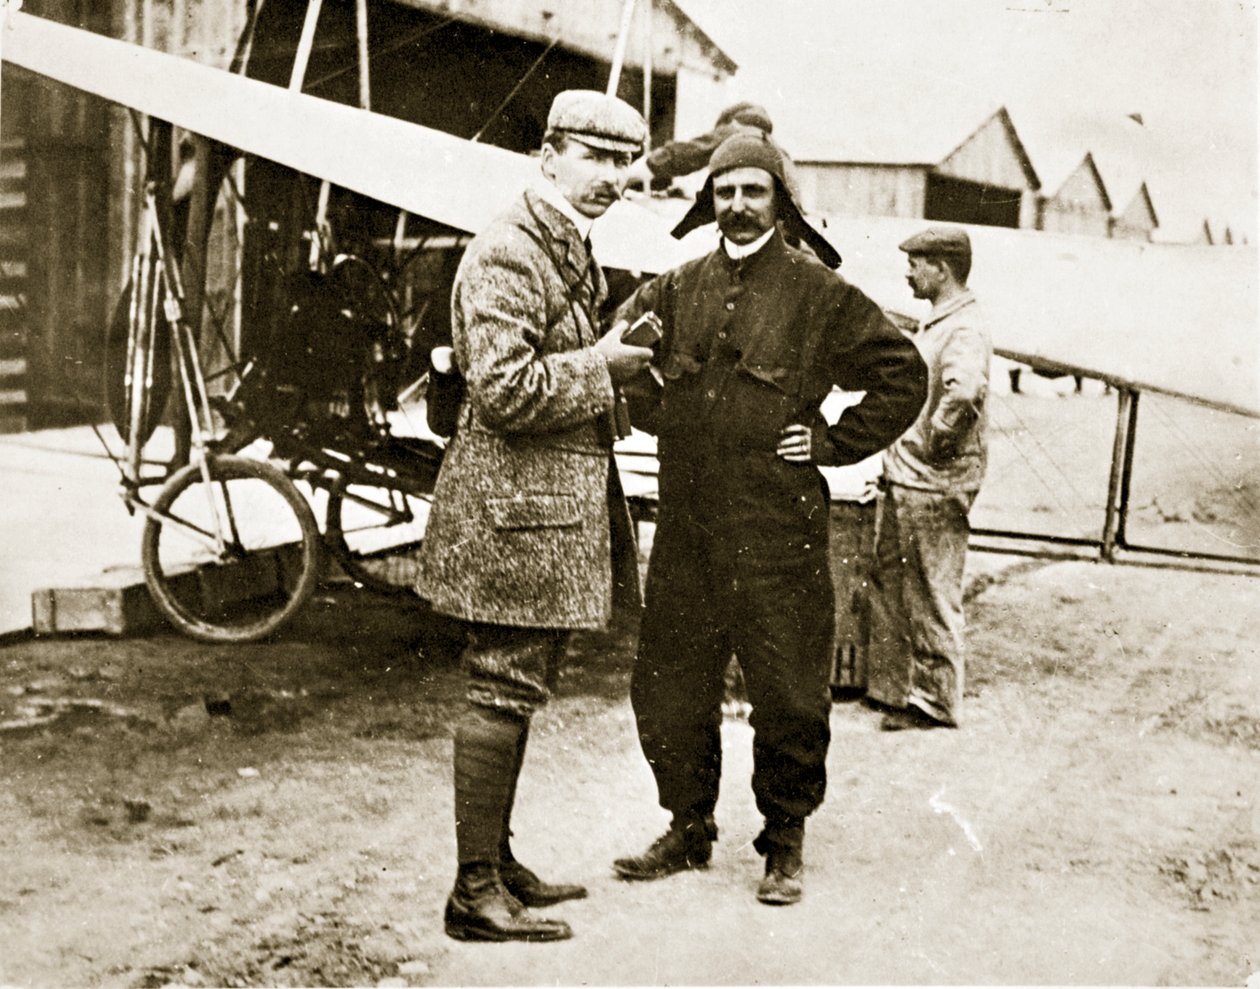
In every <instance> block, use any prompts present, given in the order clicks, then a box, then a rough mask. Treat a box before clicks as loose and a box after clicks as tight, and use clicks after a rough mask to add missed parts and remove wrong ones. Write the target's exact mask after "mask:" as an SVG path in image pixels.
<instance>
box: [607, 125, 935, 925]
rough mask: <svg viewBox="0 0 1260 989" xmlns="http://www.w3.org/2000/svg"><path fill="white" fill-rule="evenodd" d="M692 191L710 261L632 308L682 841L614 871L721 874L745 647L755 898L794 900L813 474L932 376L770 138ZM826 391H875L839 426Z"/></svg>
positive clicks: (819, 683) (817, 638)
mask: <svg viewBox="0 0 1260 989" xmlns="http://www.w3.org/2000/svg"><path fill="white" fill-rule="evenodd" d="M709 169H710V174H709V178H708V180H707V182H706V185H705V188H704V190H702V192H701V194H700V196H699V197H698V198H697V205H696V212H695V215H693V216H691V217H690V219H689V221H687V222H688V223H691V224H698V223H702V222H704V221H705V220H710V221H711V220H712V219H714V218H715V217H716V219H717V223H718V228H719V230H720V231H721V234H722V241H721V244H720V245H719V246H718V248H717V249H716V250H715V251H713V252H712V253H710V254H708V255H706V256H704V257H702V258H699V259H697V260H695V261H691V262H688V263H687V264H685V265H682V266H681V267H679V268H676V269H674V270H672V271H668V272H666V273H664V274H662V275H660V276H658V277H657V278H654V279H652V280H651V281H649V282H647V283H645V284H644V285H643V286H641V287H640V288H639V289H638V290H637V291H636V292H635V293H634V294H633V295H632V296H631V297H630V298H629V299H627V300H626V302H625V303H624V304H623V305H622V307H621V308H620V309H619V310H618V316H619V317H621V318H625V319H633V318H634V317H635V316H637V315H638V314H639V313H642V312H645V311H648V310H654V311H655V312H656V313H657V314H658V315H659V316H660V317H661V319H662V320H663V322H664V336H663V338H662V340H661V342H660V347H659V352H658V354H657V356H656V358H655V360H654V368H653V370H654V371H656V372H658V373H659V376H660V380H661V381H662V382H663V387H662V388H661V391H660V393H659V397H658V403H657V405H656V407H655V410H654V411H655V419H654V421H649V420H646V419H645V421H644V423H643V424H644V426H645V428H648V429H650V430H651V431H653V432H655V433H656V434H657V438H658V443H657V450H658V457H659V460H660V474H659V482H660V511H659V518H658V522H657V527H656V536H655V540H654V543H653V547H652V558H651V562H650V564H649V568H648V578H647V608H646V611H645V612H644V615H643V621H642V623H641V629H640V641H639V650H638V655H637V657H636V659H635V666H634V673H633V678H632V682H631V701H632V703H633V707H634V712H635V717H636V720H637V725H638V731H639V740H640V743H641V745H642V747H643V753H644V755H645V756H646V757H647V760H648V763H649V765H650V766H651V768H652V772H653V773H654V775H655V777H656V783H657V791H658V796H659V799H660V804H661V806H662V807H663V808H664V809H665V810H667V811H669V812H670V814H671V815H672V820H671V823H670V826H669V830H668V831H667V832H666V833H665V834H664V835H663V836H662V837H661V838H659V839H657V840H656V842H655V843H654V844H653V845H652V846H651V847H650V848H649V849H648V850H647V851H646V852H645V853H644V854H642V855H639V856H634V857H629V858H623V859H618V860H617V861H616V862H615V863H614V869H615V870H616V871H617V873H618V874H619V875H620V876H621V877H623V878H625V879H640V880H647V879H659V878H661V877H664V876H668V875H670V874H672V873H675V872H679V871H682V870H684V869H694V868H702V867H704V866H706V865H707V864H708V862H709V859H710V855H711V852H712V845H713V842H714V840H715V839H716V838H717V828H716V826H715V824H714V819H713V812H714V808H715V806H716V804H717V796H718V784H719V776H720V773H721V755H722V743H721V734H720V730H721V721H722V711H721V706H722V698H723V693H724V677H723V674H724V672H725V670H726V667H727V664H728V662H729V661H730V658H731V655H732V653H734V654H735V655H736V656H737V658H738V660H739V663H740V665H741V667H742V669H743V673H744V679H745V683H746V684H747V689H748V696H749V699H750V701H751V703H752V711H751V714H750V716H749V723H750V724H751V725H752V728H753V730H754V732H755V737H754V741H753V779H752V786H753V792H754V794H755V796H756V800H757V807H758V809H759V810H760V811H761V813H762V815H763V816H764V818H765V825H764V828H763V830H762V832H761V834H760V835H759V836H758V837H757V838H756V840H755V841H754V847H755V848H756V849H757V851H758V852H760V853H761V854H762V855H764V856H765V857H766V865H765V875H764V878H763V879H762V881H761V884H760V886H759V887H758V889H757V897H758V899H759V900H761V901H762V902H765V903H772V904H784V903H794V902H796V901H797V900H799V899H800V897H801V893H802V885H801V882H802V849H803V842H804V830H805V818H806V817H807V816H808V815H809V814H810V813H812V812H813V811H814V810H815V809H816V808H817V807H818V806H819V804H820V803H821V802H822V798H823V791H824V789H825V786H826V770H825V766H824V762H825V759H826V754H827V746H828V744H829V742H830V729H829V725H828V719H829V713H830V708H831V696H830V691H829V687H828V677H829V672H830V652H831V643H832V630H833V625H834V622H835V599H834V595H833V591H832V586H831V576H830V572H829V569H828V541H827V540H828V533H827V526H828V498H827V493H826V492H827V485H826V482H825V481H824V479H823V477H822V476H821V474H820V473H819V471H818V469H817V467H816V466H815V465H819V464H850V463H856V462H857V461H859V460H861V459H863V458H864V457H866V456H868V455H870V454H872V453H874V452H876V451H877V450H880V449H882V448H883V447H885V446H887V445H888V444H889V443H890V442H892V440H893V439H895V438H896V437H897V436H898V435H900V433H901V432H902V430H904V429H905V428H906V427H907V426H909V425H910V423H912V422H913V421H914V417H915V416H916V415H917V414H918V411H919V407H920V406H921V405H922V404H923V398H924V394H925V392H926V371H925V369H924V366H923V362H922V361H921V360H920V359H919V356H918V352H917V351H916V350H915V348H914V345H913V344H912V343H911V342H910V341H909V340H908V339H906V337H905V336H903V335H902V334H901V333H899V332H898V331H897V330H896V329H895V328H894V327H893V326H892V325H891V324H890V323H889V322H888V321H887V320H886V319H885V318H884V316H883V313H882V312H881V311H880V309H879V307H878V306H877V305H875V303H874V302H872V301H871V300H870V299H869V298H867V297H866V296H865V295H863V294H862V292H860V291H859V290H858V289H856V288H854V287H853V286H851V285H849V284H847V283H846V282H845V281H844V280H843V279H842V278H840V277H839V276H838V275H836V274H835V273H834V272H833V271H831V270H829V269H828V268H827V267H826V266H825V265H823V264H822V263H820V261H819V260H818V258H817V257H814V256H811V255H809V254H806V253H804V252H802V251H798V250H795V249H793V248H791V247H789V246H788V245H787V244H786V243H785V241H784V235H783V233H782V232H781V231H780V229H779V227H780V224H782V225H783V226H784V227H786V228H791V229H793V230H794V231H795V232H796V233H798V234H799V235H800V236H802V237H806V238H809V237H810V236H811V235H812V238H813V241H812V243H811V246H812V247H813V248H814V252H815V254H817V255H819V256H820V257H821V256H822V255H823V254H827V253H829V254H830V255H831V256H833V257H835V259H836V262H837V263H838V261H839V256H838V255H836V253H835V250H834V248H832V247H831V246H830V245H828V244H826V242H825V241H823V240H822V238H821V236H820V235H819V234H818V233H817V231H814V230H813V229H812V228H810V227H808V225H807V224H806V223H805V221H804V219H803V218H802V217H801V216H800V214H799V212H797V210H796V207H795V205H794V204H793V203H792V200H791V198H790V197H789V196H788V195H787V192H786V190H785V188H784V184H783V164H782V159H781V157H780V155H779V153H778V151H777V150H776V148H775V147H774V145H773V144H771V143H770V142H769V141H767V140H766V139H765V138H764V137H762V136H760V135H754V134H738V135H735V136H733V137H731V138H728V139H727V140H726V141H725V142H723V144H722V145H721V147H719V148H718V150H717V151H716V152H714V154H713V158H712V159H711V161H710V163H709ZM833 385H839V386H840V387H842V388H844V389H846V390H849V391H861V392H865V397H864V398H863V399H862V400H861V401H860V402H859V403H858V404H857V405H855V406H853V407H852V408H850V409H847V410H846V411H845V412H844V414H843V415H842V416H841V417H840V419H839V421H838V422H837V423H836V424H835V425H834V426H828V425H827V423H826V421H825V420H824V419H823V417H822V415H821V413H820V411H819V410H820V406H821V404H822V401H823V399H824V398H825V397H826V395H827V394H828V392H829V391H830V389H831V387H832V386H833Z"/></svg>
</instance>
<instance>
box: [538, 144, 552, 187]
mask: <svg viewBox="0 0 1260 989" xmlns="http://www.w3.org/2000/svg"><path fill="white" fill-rule="evenodd" d="M541 157H542V163H541V165H540V167H541V168H542V173H543V175H545V176H546V177H547V178H548V179H552V180H554V179H555V177H556V149H555V148H553V147H552V146H551V145H550V144H544V145H543V146H542V154H541Z"/></svg>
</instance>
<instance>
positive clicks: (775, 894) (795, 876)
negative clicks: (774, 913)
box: [757, 846, 805, 907]
mask: <svg viewBox="0 0 1260 989" xmlns="http://www.w3.org/2000/svg"><path fill="white" fill-rule="evenodd" d="M804 875H805V865H804V863H803V862H802V861H801V850H800V849H799V848H782V847H777V846H776V847H774V848H771V849H770V851H769V852H768V853H767V854H766V875H765V878H764V879H762V880H761V884H760V885H759V886H758V887H757V899H758V900H760V901H761V902H762V903H769V904H770V905H771V906H776V907H781V906H787V905H788V904H790V903H796V902H797V901H799V900H800V898H801V897H802V896H803V895H804V893H805V887H804V885H803V884H802V879H803V878H804Z"/></svg>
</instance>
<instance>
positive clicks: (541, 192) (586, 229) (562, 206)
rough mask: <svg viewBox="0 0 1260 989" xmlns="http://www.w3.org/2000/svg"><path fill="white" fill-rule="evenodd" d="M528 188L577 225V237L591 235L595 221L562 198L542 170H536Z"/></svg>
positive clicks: (584, 237) (583, 237) (584, 238)
mask: <svg viewBox="0 0 1260 989" xmlns="http://www.w3.org/2000/svg"><path fill="white" fill-rule="evenodd" d="M530 188H531V189H533V190H534V192H536V193H537V194H538V198H539V199H541V200H542V201H543V202H544V203H546V204H547V205H548V206H554V207H555V208H556V209H557V210H558V211H559V212H560V214H561V215H562V216H564V217H565V219H567V220H569V221H570V222H572V224H573V225H574V226H575V227H577V230H578V236H579V237H581V238H582V239H583V240H586V238H587V237H589V236H590V235H591V225H592V224H594V222H595V221H594V220H592V219H591V218H590V217H589V216H583V215H582V214H581V213H579V212H578V211H577V210H575V209H574V208H573V204H572V203H571V202H569V201H568V200H567V199H565V198H564V195H563V194H562V193H561V192H560V190H559V189H557V188H556V187H555V185H553V184H552V182H551V180H550V179H549V178H547V176H545V175H543V174H542V172H538V173H537V174H536V175H535V176H534V181H533V182H532V183H531V184H530Z"/></svg>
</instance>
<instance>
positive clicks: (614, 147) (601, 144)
mask: <svg viewBox="0 0 1260 989" xmlns="http://www.w3.org/2000/svg"><path fill="white" fill-rule="evenodd" d="M563 133H564V134H566V135H568V136H569V137H570V138H572V139H573V140H574V141H577V142H578V143H579V144H585V145H586V146H587V147H588V148H599V149H600V150H601V151H624V152H628V153H630V154H638V153H639V152H640V151H641V150H643V144H642V142H640V141H627V140H623V139H622V138H618V137H608V136H606V135H604V134H588V133H586V132H585V131H571V130H567V131H564V132H563Z"/></svg>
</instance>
